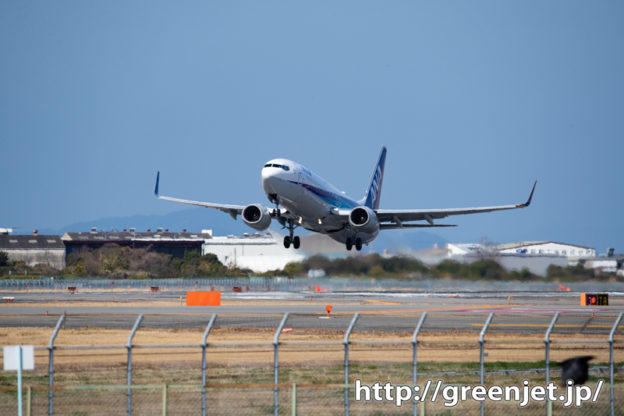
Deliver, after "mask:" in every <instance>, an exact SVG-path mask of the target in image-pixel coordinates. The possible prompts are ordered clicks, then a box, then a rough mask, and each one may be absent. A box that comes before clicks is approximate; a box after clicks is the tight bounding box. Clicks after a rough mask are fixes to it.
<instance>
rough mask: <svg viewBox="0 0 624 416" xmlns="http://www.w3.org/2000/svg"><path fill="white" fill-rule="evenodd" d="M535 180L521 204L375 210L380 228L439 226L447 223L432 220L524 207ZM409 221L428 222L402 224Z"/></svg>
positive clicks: (526, 204)
mask: <svg viewBox="0 0 624 416" xmlns="http://www.w3.org/2000/svg"><path fill="white" fill-rule="evenodd" d="M536 185H537V181H535V183H534V184H533V188H532V189H531V193H530V194H529V199H527V201H526V202H525V203H523V204H514V205H498V206H492V207H475V208H446V209H405V210H387V209H378V210H375V212H376V213H377V218H378V219H379V223H380V228H381V229H388V228H409V227H441V226H446V227H448V226H449V225H446V224H435V223H434V220H436V219H440V218H446V217H448V216H451V215H465V214H480V213H483V212H492V211H504V210H508V209H517V208H525V207H528V206H529V205H530V204H531V200H532V199H533V192H535V186H536ZM409 221H427V223H428V224H403V223H404V222H409Z"/></svg>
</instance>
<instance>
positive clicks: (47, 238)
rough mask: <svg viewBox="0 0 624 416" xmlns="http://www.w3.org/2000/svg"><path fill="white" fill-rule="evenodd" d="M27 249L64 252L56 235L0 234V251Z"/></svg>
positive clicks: (62, 245)
mask: <svg viewBox="0 0 624 416" xmlns="http://www.w3.org/2000/svg"><path fill="white" fill-rule="evenodd" d="M29 249H36V250H45V249H47V250H59V249H60V250H65V244H63V242H62V241H61V238H60V237H59V236H58V235H8V234H0V251H3V250H29Z"/></svg>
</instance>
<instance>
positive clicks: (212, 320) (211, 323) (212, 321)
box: [201, 313, 217, 416]
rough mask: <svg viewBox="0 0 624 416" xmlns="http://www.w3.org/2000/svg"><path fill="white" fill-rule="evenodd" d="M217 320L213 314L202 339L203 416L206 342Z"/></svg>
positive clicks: (204, 412)
mask: <svg viewBox="0 0 624 416" xmlns="http://www.w3.org/2000/svg"><path fill="white" fill-rule="evenodd" d="M216 319H217V314H216V313H213V314H212V317H211V318H210V322H208V326H206V330H205V331H204V337H203V338H202V345H201V347H202V416H206V347H207V346H208V344H206V340H207V339H208V335H210V330H211V329H212V326H213V325H214V323H215V321H216Z"/></svg>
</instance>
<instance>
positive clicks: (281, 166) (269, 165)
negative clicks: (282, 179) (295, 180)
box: [264, 163, 290, 171]
mask: <svg viewBox="0 0 624 416" xmlns="http://www.w3.org/2000/svg"><path fill="white" fill-rule="evenodd" d="M264 167H265V168H281V169H284V170H285V171H289V170H290V168H289V167H288V166H286V165H279V164H277V163H267V164H266V165H264Z"/></svg>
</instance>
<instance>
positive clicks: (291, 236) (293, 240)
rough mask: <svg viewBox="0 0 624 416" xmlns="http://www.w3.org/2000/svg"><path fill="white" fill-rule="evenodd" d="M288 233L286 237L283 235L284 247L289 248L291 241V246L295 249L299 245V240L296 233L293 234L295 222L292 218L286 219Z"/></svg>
mask: <svg viewBox="0 0 624 416" xmlns="http://www.w3.org/2000/svg"><path fill="white" fill-rule="evenodd" d="M288 233H289V235H287V236H286V237H284V247H285V248H290V244H291V243H292V245H293V248H294V249H295V250H296V249H298V248H299V246H300V245H301V240H300V239H299V236H298V235H294V234H295V224H294V222H293V220H288Z"/></svg>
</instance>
